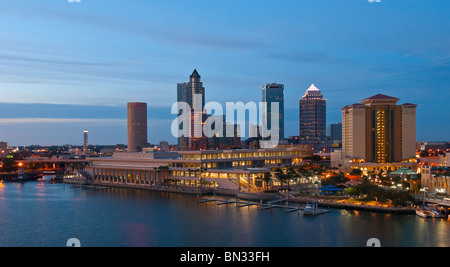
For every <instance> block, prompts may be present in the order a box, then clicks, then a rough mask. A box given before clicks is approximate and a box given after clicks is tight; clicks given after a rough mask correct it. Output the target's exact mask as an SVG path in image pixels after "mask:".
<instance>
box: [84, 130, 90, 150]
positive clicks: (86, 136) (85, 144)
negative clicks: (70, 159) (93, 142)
mask: <svg viewBox="0 0 450 267" xmlns="http://www.w3.org/2000/svg"><path fill="white" fill-rule="evenodd" d="M88 133H89V132H88V130H84V131H83V137H84V140H83V152H84V154H85V155H87V154H88V145H89V143H88Z"/></svg>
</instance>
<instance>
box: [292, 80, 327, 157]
mask: <svg viewBox="0 0 450 267" xmlns="http://www.w3.org/2000/svg"><path fill="white" fill-rule="evenodd" d="M299 106H300V108H299V111H300V114H299V126H300V127H299V128H300V134H299V143H300V144H304V145H311V146H312V147H313V148H314V151H315V152H323V150H324V149H325V150H327V149H329V148H328V147H327V126H326V125H327V100H326V99H324V98H323V95H322V93H321V91H320V90H319V89H318V88H317V87H316V86H315V85H314V84H312V85H311V86H310V87H309V88H308V90H306V92H305V95H304V96H303V97H302V98H301V99H300V101H299Z"/></svg>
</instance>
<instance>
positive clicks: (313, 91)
mask: <svg viewBox="0 0 450 267" xmlns="http://www.w3.org/2000/svg"><path fill="white" fill-rule="evenodd" d="M305 96H320V97H322V93H321V92H320V90H319V88H317V87H316V86H315V85H314V84H311V86H310V87H309V88H308V90H306V92H305Z"/></svg>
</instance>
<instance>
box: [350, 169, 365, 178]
mask: <svg viewBox="0 0 450 267" xmlns="http://www.w3.org/2000/svg"><path fill="white" fill-rule="evenodd" d="M362 173H363V172H362V171H361V170H360V169H353V170H352V172H351V173H350V174H351V175H355V176H361V175H362Z"/></svg>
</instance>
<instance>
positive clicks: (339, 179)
mask: <svg viewBox="0 0 450 267" xmlns="http://www.w3.org/2000/svg"><path fill="white" fill-rule="evenodd" d="M349 180H350V179H348V178H347V177H345V174H344V173H342V172H340V173H338V174H336V175H334V176H332V177H330V178H328V179H325V180H322V186H327V185H339V184H343V183H345V182H347V181H349Z"/></svg>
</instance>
